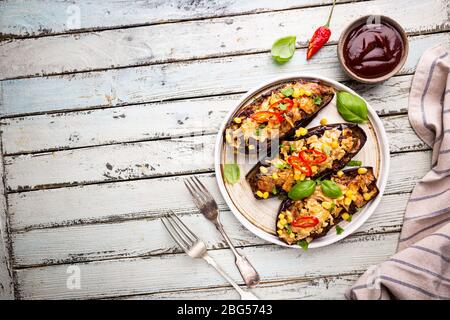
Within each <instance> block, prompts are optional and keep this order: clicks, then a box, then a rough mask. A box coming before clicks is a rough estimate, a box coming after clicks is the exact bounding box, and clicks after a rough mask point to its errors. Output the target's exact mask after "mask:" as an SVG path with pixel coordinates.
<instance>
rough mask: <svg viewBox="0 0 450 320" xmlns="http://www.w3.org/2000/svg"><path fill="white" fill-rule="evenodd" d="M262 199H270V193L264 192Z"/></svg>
mask: <svg viewBox="0 0 450 320" xmlns="http://www.w3.org/2000/svg"><path fill="white" fill-rule="evenodd" d="M262 197H263V198H264V199H267V198H268V197H269V193H268V192H267V191H266V192H264V193H263V196H262Z"/></svg>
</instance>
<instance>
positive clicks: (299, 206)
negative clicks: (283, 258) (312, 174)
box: [277, 168, 378, 244]
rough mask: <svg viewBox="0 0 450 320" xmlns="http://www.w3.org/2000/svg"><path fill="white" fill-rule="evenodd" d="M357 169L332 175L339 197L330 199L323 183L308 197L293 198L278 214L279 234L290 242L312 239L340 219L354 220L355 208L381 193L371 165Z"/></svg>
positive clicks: (309, 240)
mask: <svg viewBox="0 0 450 320" xmlns="http://www.w3.org/2000/svg"><path fill="white" fill-rule="evenodd" d="M355 170H357V172H358V173H357V174H346V173H343V172H342V171H340V172H338V173H337V174H335V175H334V176H332V178H331V180H333V181H334V182H336V184H337V185H338V186H339V188H340V189H341V190H342V194H343V195H342V196H341V197H340V198H337V199H331V198H329V197H327V196H325V195H324V194H323V192H322V190H321V188H320V186H317V187H316V190H315V191H314V193H313V194H312V195H311V196H309V197H308V198H306V199H303V200H299V201H291V202H290V205H289V206H288V207H287V208H285V210H282V211H281V212H280V213H279V215H278V218H277V234H278V236H279V238H280V239H282V240H284V241H285V242H287V243H288V244H294V243H298V242H299V241H301V240H306V241H307V242H311V241H312V240H313V239H314V238H317V237H319V236H321V235H323V234H324V233H326V232H327V231H328V229H329V228H330V227H331V226H333V225H335V224H336V223H337V222H339V221H340V220H342V219H343V220H347V221H349V220H351V215H352V214H353V213H354V212H355V210H356V209H359V208H361V207H363V206H364V205H366V204H367V203H368V202H369V201H370V200H371V199H373V198H374V197H375V196H376V195H377V193H378V189H377V187H376V185H375V183H374V182H375V181H376V178H375V176H374V175H373V171H372V169H367V168H360V169H355ZM353 173H354V172H353Z"/></svg>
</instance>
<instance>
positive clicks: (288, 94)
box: [281, 88, 294, 97]
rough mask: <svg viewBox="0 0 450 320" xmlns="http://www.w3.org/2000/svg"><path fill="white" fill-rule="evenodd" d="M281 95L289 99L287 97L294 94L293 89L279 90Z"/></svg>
mask: <svg viewBox="0 0 450 320" xmlns="http://www.w3.org/2000/svg"><path fill="white" fill-rule="evenodd" d="M281 93H282V94H283V95H284V96H285V97H289V96H292V94H293V93H294V89H292V88H284V89H283V90H281Z"/></svg>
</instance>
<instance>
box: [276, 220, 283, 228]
mask: <svg viewBox="0 0 450 320" xmlns="http://www.w3.org/2000/svg"><path fill="white" fill-rule="evenodd" d="M277 227H278V229H283V228H284V225H282V224H281V223H280V222H279V221H278V223H277Z"/></svg>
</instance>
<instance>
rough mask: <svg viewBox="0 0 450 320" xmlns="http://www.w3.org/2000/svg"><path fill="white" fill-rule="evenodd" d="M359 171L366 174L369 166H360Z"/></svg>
mask: <svg viewBox="0 0 450 320" xmlns="http://www.w3.org/2000/svg"><path fill="white" fill-rule="evenodd" d="M358 173H359V174H366V173H367V168H359V169H358Z"/></svg>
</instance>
